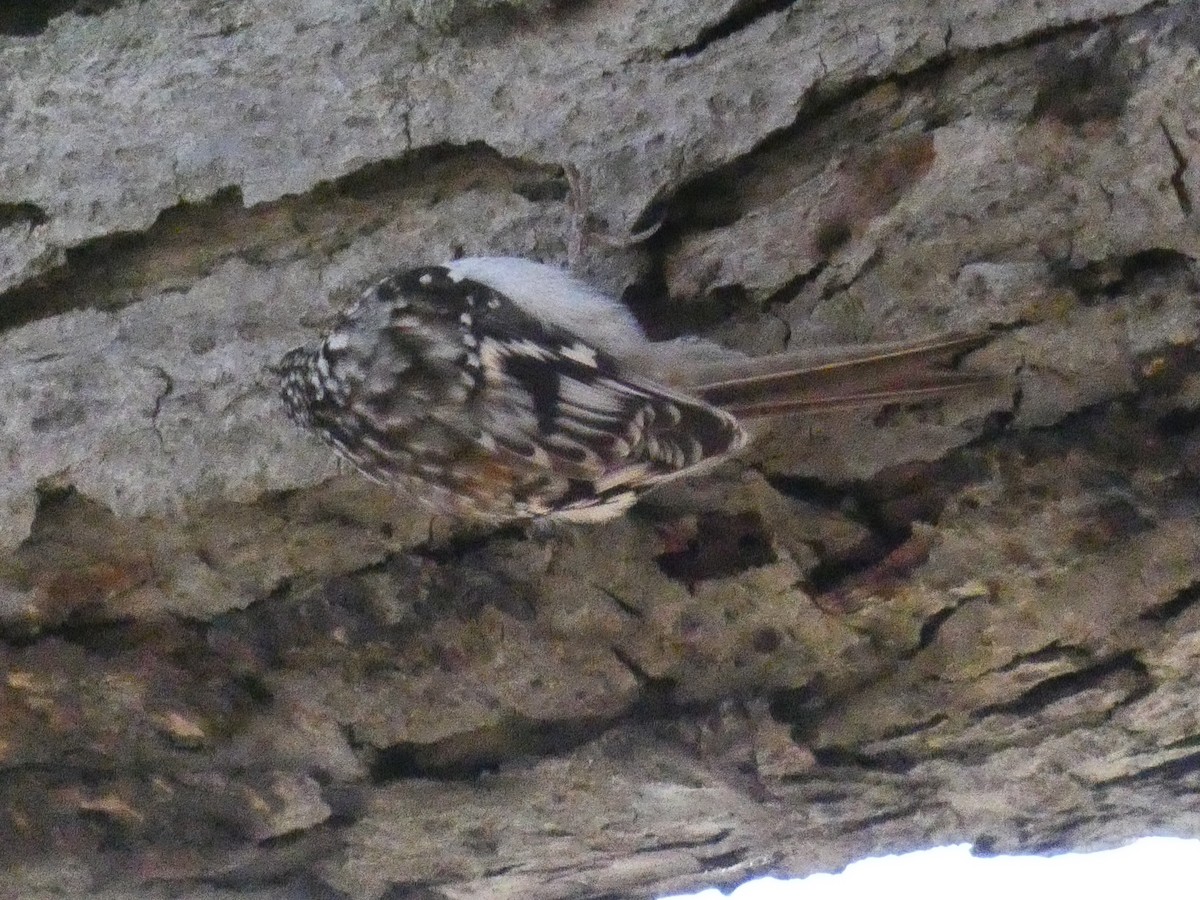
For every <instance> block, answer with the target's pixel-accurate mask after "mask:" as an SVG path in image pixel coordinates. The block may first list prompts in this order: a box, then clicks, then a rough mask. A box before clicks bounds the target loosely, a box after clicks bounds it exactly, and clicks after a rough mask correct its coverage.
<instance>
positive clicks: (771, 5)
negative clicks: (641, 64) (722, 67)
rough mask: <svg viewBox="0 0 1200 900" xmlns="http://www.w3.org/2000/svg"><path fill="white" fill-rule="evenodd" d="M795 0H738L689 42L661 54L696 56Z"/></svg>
mask: <svg viewBox="0 0 1200 900" xmlns="http://www.w3.org/2000/svg"><path fill="white" fill-rule="evenodd" d="M794 2H795V0H740V2H738V3H735V4H734V6H733V8H732V9H731V10H730V11H729V12H728V13H727V14H726V16H725V17H724V18H723V19H718V20H717V21H716V22H713V23H712V24H711V25H709V26H708V27H706V28H703V29H701V30H700V32H699V33H698V34H697V35H696V37H695V39H694V40H693V41H692V42H691V43H690V44H685V45H684V46H682V47H676V48H675V49H673V50H669V51H668V52H667V53H665V54H664V55H663V58H664V59H678V58H679V57H689V58H690V57H693V56H698V55H700V54H701V53H703V52H704V51H705V50H707V49H708V48H709V47H711V46H712V45H713V44H715V43H717V42H719V41H722V40H724V39H725V38H728V37H732V36H733V35H735V34H737V33H738V32H739V31H745V30H746V29H747V28H749V27H751V26H752V25H754V24H755V23H757V22H759V21H761V20H762V19H765V18H767V17H768V16H771V15H773V14H775V13H779V12H783V11H784V10H786V9H788V8H789V7H790V6H791V5H792V4H793V3H794Z"/></svg>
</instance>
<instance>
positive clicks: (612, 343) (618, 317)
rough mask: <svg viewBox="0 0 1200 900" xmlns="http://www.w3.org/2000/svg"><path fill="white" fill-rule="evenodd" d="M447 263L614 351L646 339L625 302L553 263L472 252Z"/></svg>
mask: <svg viewBox="0 0 1200 900" xmlns="http://www.w3.org/2000/svg"><path fill="white" fill-rule="evenodd" d="M446 268H447V270H448V271H449V272H450V277H451V278H454V279H455V280H461V279H463V278H470V279H473V280H474V281H478V282H480V283H481V284H486V285H487V286H488V287H490V288H493V289H495V290H497V291H499V292H500V293H502V294H504V295H505V296H506V297H508V298H509V299H510V300H512V302H513V303H515V304H516V305H517V306H519V307H520V308H521V309H523V310H524V311H525V312H527V313H529V314H530V315H531V316H534V317H535V318H537V319H540V320H541V321H543V322H547V323H549V324H552V325H557V326H559V327H560V328H565V329H566V330H567V331H569V332H571V333H572V334H575V335H577V336H578V337H579V338H581V339H582V340H584V341H586V342H587V343H589V344H592V345H594V346H595V347H598V348H599V349H601V350H605V351H607V352H609V353H612V354H614V355H616V356H622V355H624V354H626V353H628V352H630V351H634V350H637V349H638V348H641V347H644V346H645V345H646V344H647V340H646V336H645V334H643V333H642V329H641V327H640V326H639V325H638V323H637V321H636V320H635V319H634V318H633V315H632V314H631V313H630V312H629V310H628V309H627V308H626V307H625V306H624V305H623V304H622V303H620V302H619V301H617V300H614V299H612V298H611V297H606V296H605V295H604V294H602V293H600V292H599V291H597V290H596V289H595V288H593V287H591V286H590V285H587V284H584V283H583V282H582V281H579V280H578V279H576V278H575V277H574V276H572V275H571V274H570V273H568V272H564V271H563V270H562V269H559V268H557V267H555V266H548V265H546V264H545V263H538V262H533V261H532V260H528V259H518V258H516V257H511V256H468V257H466V258H465V259H456V260H454V261H453V262H449V263H446Z"/></svg>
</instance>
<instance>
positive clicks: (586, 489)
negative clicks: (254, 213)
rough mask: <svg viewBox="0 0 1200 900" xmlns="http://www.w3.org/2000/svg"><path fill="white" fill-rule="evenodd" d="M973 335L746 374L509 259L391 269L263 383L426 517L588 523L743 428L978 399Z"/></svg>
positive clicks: (715, 456) (762, 364)
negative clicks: (795, 417) (969, 394)
mask: <svg viewBox="0 0 1200 900" xmlns="http://www.w3.org/2000/svg"><path fill="white" fill-rule="evenodd" d="M986 340H987V334H986V333H979V332H969V333H968V332H954V333H948V334H943V335H938V336H934V337H930V338H926V339H922V340H915V341H909V342H895V343H889V344H875V345H862V346H857V347H837V348H826V349H824V350H810V351H798V352H787V353H779V354H774V355H770V356H764V357H748V356H745V355H743V354H740V353H737V352H735V351H732V350H730V349H728V348H724V347H721V346H720V345H718V344H715V343H713V342H709V341H706V340H703V339H699V338H682V339H674V340H667V341H652V340H650V339H649V338H648V337H647V336H646V334H645V332H644V331H643V330H642V328H641V327H640V326H639V324H638V322H637V320H636V319H635V317H634V316H633V314H632V312H631V311H630V310H629V309H628V307H626V306H625V305H624V304H623V303H621V302H620V301H619V300H616V299H614V298H611V297H609V296H607V295H605V294H604V293H603V292H601V291H600V290H598V289H596V288H593V287H592V286H590V285H588V284H587V283H586V282H584V281H582V280H580V279H578V278H576V277H575V276H573V275H571V274H570V273H568V272H567V271H565V270H563V269H559V268H557V267H555V266H553V265H549V264H545V263H540V262H535V261H532V260H527V259H521V258H515V257H466V258H461V259H457V260H454V261H451V262H447V263H445V264H441V265H425V266H416V267H404V266H400V267H397V268H395V269H392V270H390V271H389V272H388V273H387V274H386V275H384V276H383V277H381V278H379V279H378V280H376V281H375V282H374V283H372V284H371V285H370V286H369V287H368V288H366V290H365V291H363V292H362V294H361V295H360V296H359V298H358V299H357V302H355V303H354V304H353V305H352V306H351V307H350V308H349V309H347V310H346V311H344V312H342V313H341V314H340V315H339V316H338V317H337V319H336V321H335V322H334V324H333V327H332V328H331V330H329V331H328V332H327V333H326V334H325V335H324V336H322V337H321V338H319V339H318V340H316V341H314V342H312V343H309V344H306V345H304V346H300V347H296V348H294V349H292V350H290V351H288V352H287V353H286V354H284V356H283V357H282V359H281V360H280V362H279V364H278V365H277V366H275V367H274V371H275V372H276V374H277V375H278V377H279V380H280V393H281V395H282V399H283V403H284V406H285V408H286V411H287V414H288V416H289V417H290V418H291V419H292V420H293V421H294V422H296V423H297V424H298V425H300V426H301V427H303V428H306V429H308V430H310V431H312V432H314V433H315V434H316V435H318V436H319V437H320V438H321V439H323V440H324V441H325V442H327V443H328V444H330V445H332V447H333V448H334V450H335V451H336V452H337V453H338V454H339V455H340V456H342V457H343V458H345V459H346V460H348V461H349V462H350V463H351V464H352V465H353V466H354V467H355V468H357V469H358V470H359V471H361V472H362V473H363V474H365V475H366V476H367V477H368V478H371V479H373V480H374V481H377V482H380V483H382V484H384V485H388V486H390V487H392V488H395V489H398V490H400V491H402V492H403V493H405V494H407V495H409V496H411V497H413V498H415V499H416V500H418V501H420V502H422V503H423V504H424V505H425V506H426V507H428V509H429V510H431V511H432V512H434V513H438V514H445V515H449V516H451V517H456V518H460V519H466V520H473V521H476V522H484V523H488V524H494V525H500V524H507V523H512V522H520V521H525V522H545V521H550V522H563V521H565V522H573V523H599V522H605V521H608V520H610V519H613V518H615V517H617V516H620V515H621V514H622V513H624V512H625V511H626V510H628V509H629V508H630V507H631V506H632V505H633V504H634V503H636V502H637V501H638V500H639V499H640V498H641V497H643V496H644V495H645V494H646V493H647V492H648V491H650V490H652V489H653V488H655V487H657V486H659V485H661V484H663V483H665V482H668V481H671V480H673V479H676V478H680V477H682V476H688V475H694V474H698V473H701V472H704V471H705V470H707V469H709V468H711V467H713V466H716V465H718V464H719V463H721V462H722V461H724V460H727V459H729V458H730V457H731V456H733V455H735V454H737V453H738V452H739V451H740V450H742V449H743V448H744V447H745V446H746V445H747V444H748V443H749V441H750V439H751V437H752V433H753V431H754V426H755V423H757V422H759V421H761V420H764V419H772V418H775V417H778V416H781V415H785V414H790V413H796V412H815V411H825V410H836V409H846V408H852V407H861V406H871V405H885V404H894V403H912V402H918V401H922V400H926V399H929V398H940V397H945V396H948V395H950V394H954V393H957V392H961V391H964V390H969V389H971V388H975V387H977V386H979V385H980V384H982V383H984V382H986V381H987V380H988V376H986V375H984V374H981V373H978V372H971V371H965V370H961V369H957V368H955V364H956V363H957V362H958V360H959V359H960V358H961V357H963V356H964V355H965V354H967V353H969V352H970V351H971V350H974V349H976V348H977V347H979V346H980V345H981V344H983V343H984V342H985V341H986Z"/></svg>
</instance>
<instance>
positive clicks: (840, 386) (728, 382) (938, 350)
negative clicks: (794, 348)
mask: <svg viewBox="0 0 1200 900" xmlns="http://www.w3.org/2000/svg"><path fill="white" fill-rule="evenodd" d="M988 339H989V335H987V334H985V333H955V334H946V335H940V336H938V337H933V338H927V339H925V340H922V341H915V342H911V343H896V344H872V345H863V346H858V347H835V348H829V349H818V350H812V351H800V352H797V353H787V354H782V355H778V356H770V357H761V358H756V359H746V360H736V361H733V362H721V363H714V364H712V365H710V366H707V367H701V368H700V369H698V370H695V371H693V372H692V373H691V377H690V379H689V380H690V382H691V384H690V389H691V391H692V392H693V393H695V394H696V395H698V396H699V397H702V398H703V399H704V400H706V401H707V402H709V403H711V404H713V405H714V406H720V407H723V408H724V409H727V410H729V412H731V413H733V414H734V415H736V416H737V417H738V418H739V419H743V420H745V419H756V418H762V417H765V416H777V415H785V414H788V413H796V412H816V411H832V410H839V409H851V408H854V407H861V406H876V405H884V404H888V403H915V402H918V401H921V400H926V399H931V398H938V397H945V396H948V395H950V394H955V393H959V392H962V391H966V390H970V389H972V388H979V387H981V386H985V385H988V384H994V383H995V381H996V378H995V376H994V375H989V374H985V373H980V372H968V371H961V370H958V369H955V368H954V366H955V364H956V363H957V362H958V360H959V359H961V358H962V357H963V356H964V355H966V354H967V353H969V352H970V351H972V350H974V349H976V348H977V347H979V346H981V345H983V344H985V343H986V342H987V341H988Z"/></svg>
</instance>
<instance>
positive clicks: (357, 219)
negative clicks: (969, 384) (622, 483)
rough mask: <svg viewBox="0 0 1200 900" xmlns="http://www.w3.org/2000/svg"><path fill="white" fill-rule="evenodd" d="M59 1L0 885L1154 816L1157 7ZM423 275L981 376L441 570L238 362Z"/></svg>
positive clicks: (9, 453)
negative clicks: (953, 338) (442, 266)
mask: <svg viewBox="0 0 1200 900" xmlns="http://www.w3.org/2000/svg"><path fill="white" fill-rule="evenodd" d="M70 5H71V4H70V3H67V2H61V3H57V4H50V5H49V6H46V5H38V4H32V3H30V4H22V3H18V4H13V5H12V9H11V10H10V12H9V13H6V14H4V16H0V29H2V30H3V31H5V32H7V33H0V85H2V88H0V291H2V292H3V293H0V371H2V374H3V377H0V459H3V460H4V461H5V465H6V476H5V478H4V479H3V481H2V483H0V672H2V673H3V675H4V678H3V680H2V681H0V836H2V839H0V856H2V858H3V864H4V866H5V867H6V869H7V875H6V877H5V879H4V889H3V890H0V896H9V895H11V896H13V897H22V898H26V897H28V898H36V897H51V896H63V895H64V894H73V895H84V894H87V895H90V896H96V897H112V898H116V897H130V896H137V897H160V896H161V897H167V896H171V897H180V896H187V897H196V898H217V897H225V898H228V897H238V898H251V897H252V898H276V897H279V898H284V897H286V898H294V897H304V896H311V897H314V898H317V897H320V898H325V897H332V898H343V897H344V898H355V900H358V898H369V900H380V898H388V900H400V898H413V900H416V898H421V900H435V898H455V900H462V898H468V897H480V898H482V897H489V898H492V897H496V898H505V897H512V898H517V897H520V898H537V900H550V898H554V900H558V898H564V900H565V898H585V897H587V898H601V897H649V896H654V895H660V894H663V893H667V892H677V891H682V890H686V889H691V888H700V887H705V886H711V885H718V886H728V885H733V884H736V883H740V882H742V881H744V880H746V879H748V878H750V877H752V876H755V875H760V874H776V875H803V874H806V873H809V872H814V871H828V870H832V869H836V868H838V867H841V866H843V865H845V864H846V863H848V862H850V861H852V860H854V859H857V858H860V857H863V856H866V855H869V854H876V853H884V852H899V851H905V850H911V849H916V848H920V847H927V846H930V845H934V844H944V843H948V842H959V841H970V842H972V843H973V844H974V845H975V847H976V849H977V851H980V852H986V853H992V852H1015V851H1024V852H1048V851H1058V850H1068V849H1079V850H1084V849H1094V848H1098V847H1105V846H1113V845H1115V844H1118V843H1121V842H1123V841H1125V840H1128V839H1130V838H1132V837H1135V836H1138V835H1142V834H1147V833H1151V832H1153V833H1170V834H1177V835H1184V836H1197V835H1200V794H1198V793H1197V787H1198V785H1200V750H1198V749H1197V748H1198V746H1200V707H1198V706H1197V701H1196V698H1197V696H1200V684H1198V678H1200V676H1198V675H1197V672H1198V671H1200V607H1198V605H1197V603H1196V600H1197V598H1198V597H1200V524H1198V523H1200V518H1198V513H1200V431H1198V427H1200V415H1198V414H1197V410H1198V408H1200V357H1198V356H1197V351H1196V341H1197V337H1198V329H1200V305H1198V303H1197V292H1198V290H1200V270H1198V269H1197V263H1196V260H1197V257H1198V256H1200V227H1198V219H1197V213H1196V210H1195V209H1194V203H1195V202H1196V198H1198V197H1200V174H1198V173H1200V166H1198V165H1197V164H1196V163H1195V160H1196V156H1197V150H1198V148H1200V130H1198V129H1197V125H1196V123H1197V122H1200V49H1198V48H1200V12H1197V10H1196V7H1195V5H1194V4H1191V3H1186V2H1166V0H1160V2H1153V3H1150V2H1137V0H1064V2H1059V3H1053V4H1046V3H1037V2H1032V0H1030V2H1016V3H1014V2H1011V0H989V2H977V3H956V2H948V0H946V2H919V3H917V2H912V3H909V2H902V3H891V2H872V3H863V2H851V0H820V2H813V3H790V4H789V3H787V2H775V0H701V2H681V0H614V2H609V3H582V4H575V3H554V2H547V0H511V2H500V0H456V2H444V3H434V2H431V0H349V2H342V3H323V2H319V0H239V2H232V0H229V2H216V3H214V2H211V0H143V2H127V3H117V2H91V3H87V4H74V8H73V11H68V12H65V13H62V14H61V15H57V16H56V17H54V18H49V14H50V13H59V12H61V11H62V10H63V9H65V8H66V7H68V6H70ZM39 9H40V10H41V12H39ZM575 172H578V179H574V178H571V179H569V178H568V173H575ZM643 233H648V234H643ZM572 235H575V237H576V238H579V240H577V241H575V242H574V243H573V240H572ZM630 236H640V239H637V240H621V238H627V237H630ZM614 238H615V239H614ZM569 251H571V252H569ZM457 254H467V255H478V254H508V255H520V256H528V257H533V258H538V259H543V260H547V261H551V262H561V263H564V264H566V263H567V262H570V264H571V265H573V266H574V267H575V268H576V269H577V270H578V271H580V272H581V273H582V274H584V275H586V276H587V277H589V278H590V279H591V280H593V281H594V282H596V283H597V284H599V285H601V286H603V287H604V288H606V289H607V290H609V291H612V292H613V293H619V294H621V295H623V296H624V297H625V299H626V300H627V301H628V302H629V303H630V304H631V306H632V307H633V308H634V309H635V311H636V313H637V315H638V317H639V319H641V320H642V321H643V323H644V324H645V325H646V327H647V329H648V330H649V331H650V332H651V333H652V334H654V335H656V336H670V335H676V334H682V333H698V334H704V335H705V336H707V337H710V338H713V339H717V340H721V341H724V342H725V343H727V344H730V345H732V346H735V347H738V348H739V349H742V350H745V351H747V352H751V353H766V352H772V351H775V350H778V349H781V348H783V347H785V346H789V347H793V348H797V347H805V346H810V345H818V344H822V343H848V342H855V341H863V340H893V339H897V338H900V337H916V336H920V335H924V334H928V333H932V332H935V331H938V330H944V329H959V328H983V329H990V330H991V331H992V332H993V334H994V339H993V340H992V342H991V343H990V344H989V345H988V346H987V347H986V348H984V349H983V350H981V351H979V352H978V353H976V354H975V355H974V357H973V359H972V365H974V366H976V367H978V368H983V369H986V370H991V371H994V372H995V373H997V375H998V376H999V378H998V385H997V388H996V390H993V391H986V392H982V393H981V394H979V395H976V396H971V397H964V398H960V399H955V400H953V401H951V402H946V403H943V404H938V405H926V406H918V407H912V408H905V409H890V410H885V411H882V412H873V413H866V414H863V415H857V416H848V417H839V418H836V419H820V418H813V419H788V420H782V421H780V422H777V423H775V425H774V427H773V430H772V433H771V434H770V435H769V436H767V437H766V438H765V439H764V440H763V441H762V442H761V443H759V444H757V445H756V446H755V447H754V448H753V449H752V450H751V452H749V453H748V454H746V455H745V457H744V458H743V459H741V460H739V461H738V462H737V463H736V464H730V465H728V466H726V467H725V468H723V469H722V470H720V471H719V472H718V473H716V475H715V476H714V477H711V478H707V479H704V480H697V481H695V482H694V483H689V484H687V485H685V486H682V487H679V488H673V489H672V490H670V491H664V492H662V493H660V494H658V495H655V496H654V497H653V498H652V499H651V500H650V501H649V502H648V503H645V504H642V505H641V506H640V507H639V508H638V509H637V510H635V511H634V513H633V514H631V515H630V516H628V517H626V518H625V519H623V520H621V521H619V522H615V523H613V524H611V525H607V526H603V527H597V528H591V529H581V530H570V531H565V532H559V533H556V534H554V535H551V536H550V537H549V538H544V539H538V538H530V537H526V536H524V535H522V534H516V533H512V532H510V531H501V532H498V533H492V534H482V535H472V536H468V538H465V539H458V540H450V541H446V540H430V539H429V534H430V528H431V523H430V521H429V519H428V517H427V516H425V515H423V514H422V513H420V511H419V510H418V509H417V508H416V507H415V506H414V505H413V504H412V503H411V501H409V500H408V499H406V498H404V497H400V496H396V495H394V494H392V493H389V492H388V491H386V490H383V489H381V488H378V487H375V486H373V485H370V484H368V483H366V482H365V481H364V480H363V479H361V478H359V477H357V476H355V475H353V474H350V473H348V472H342V471H339V469H338V466H337V465H336V464H335V462H334V460H333V459H332V457H331V454H330V453H329V452H328V451H327V450H326V449H325V448H324V447H322V446H319V445H318V444H316V443H315V442H314V441H312V440H310V439H309V438H307V437H306V436H304V435H303V434H301V433H300V432H299V431H297V430H296V429H294V428H293V427H292V426H291V425H290V423H288V422H287V421H286V419H285V417H284V416H283V414H282V409H281V407H280V404H279V402H278V400H277V398H276V394H275V387H274V384H273V378H272V376H271V374H270V373H269V371H267V369H266V367H267V366H268V365H270V364H271V363H273V362H274V361H275V360H277V359H278V357H279V356H280V355H281V353H282V352H283V351H284V350H285V349H287V348H289V347H291V346H294V345H296V344H299V343H302V342H304V341H306V340H308V339H310V338H311V337H312V336H314V335H315V334H316V333H317V332H318V331H319V330H320V327H321V326H322V324H324V323H327V322H328V321H329V320H330V318H331V316H332V314H333V313H334V311H335V310H336V309H338V308H339V307H340V306H342V305H344V304H345V303H346V302H347V301H348V299H349V298H351V297H352V296H353V294H354V292H355V290H356V289H357V288H359V287H361V285H363V284H364V283H366V282H367V281H369V280H370V279H371V278H372V277H373V276H376V275H378V274H380V273H381V272H382V271H384V270H386V269H387V268H388V267H391V266H397V265H416V264H422V263H427V262H437V261H441V260H443V259H446V258H448V257H450V256H453V255H457ZM568 257H570V259H569V260H568ZM434 524H435V526H436V524H437V523H434ZM5 890H7V891H8V894H5V893H4V891H5Z"/></svg>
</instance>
